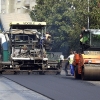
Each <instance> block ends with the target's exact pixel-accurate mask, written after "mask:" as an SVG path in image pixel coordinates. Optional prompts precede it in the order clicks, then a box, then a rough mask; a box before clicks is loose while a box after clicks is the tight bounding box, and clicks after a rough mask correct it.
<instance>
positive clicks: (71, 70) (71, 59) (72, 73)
mask: <svg viewBox="0 0 100 100" xmlns="http://www.w3.org/2000/svg"><path fill="white" fill-rule="evenodd" d="M67 59H68V61H69V64H70V73H71V75H73V76H74V66H73V65H72V63H73V60H74V52H73V51H71V54H70V55H69V56H68V58H67Z"/></svg>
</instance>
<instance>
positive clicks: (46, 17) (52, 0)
mask: <svg viewBox="0 0 100 100" xmlns="http://www.w3.org/2000/svg"><path fill="white" fill-rule="evenodd" d="M89 1H90V2H89V5H88V0H36V2H37V5H36V6H35V13H36V15H37V19H38V21H46V22H47V31H49V32H50V33H51V35H52V36H53V39H54V45H53V49H52V50H53V51H62V50H63V51H62V52H67V51H66V50H68V48H69V50H70V49H73V50H77V48H78V47H79V45H78V44H79V34H80V32H81V28H82V27H83V26H85V27H86V28H87V25H88V17H89V18H90V20H89V21H90V22H89V26H90V28H100V8H99V6H98V4H99V2H100V0H89ZM88 6H89V12H88ZM33 19H34V17H33ZM62 48H64V49H62Z"/></svg>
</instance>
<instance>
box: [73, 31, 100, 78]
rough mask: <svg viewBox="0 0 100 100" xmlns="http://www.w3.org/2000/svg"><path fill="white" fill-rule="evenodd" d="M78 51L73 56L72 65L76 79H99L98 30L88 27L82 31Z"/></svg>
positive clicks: (99, 53) (99, 38)
mask: <svg viewBox="0 0 100 100" xmlns="http://www.w3.org/2000/svg"><path fill="white" fill-rule="evenodd" d="M85 37H87V38H88V39H87V41H85V42H84V44H81V45H80V47H81V48H80V49H79V52H77V53H76V54H75V56H74V61H73V66H74V68H75V72H74V76H75V78H76V79H79V78H81V79H83V80H87V79H90V80H99V79H100V30H99V29H88V30H84V32H83V40H84V39H85Z"/></svg>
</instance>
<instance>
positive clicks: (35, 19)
mask: <svg viewBox="0 0 100 100" xmlns="http://www.w3.org/2000/svg"><path fill="white" fill-rule="evenodd" d="M22 8H23V9H26V10H29V11H30V12H32V13H33V14H34V16H35V21H37V18H36V14H35V13H34V11H32V10H30V9H28V8H27V7H24V6H23V7H22Z"/></svg>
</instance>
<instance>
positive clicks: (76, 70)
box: [74, 66, 81, 79]
mask: <svg viewBox="0 0 100 100" xmlns="http://www.w3.org/2000/svg"><path fill="white" fill-rule="evenodd" d="M74 77H75V79H81V75H80V74H78V66H76V67H75V72H74Z"/></svg>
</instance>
